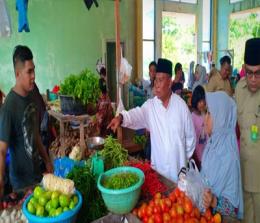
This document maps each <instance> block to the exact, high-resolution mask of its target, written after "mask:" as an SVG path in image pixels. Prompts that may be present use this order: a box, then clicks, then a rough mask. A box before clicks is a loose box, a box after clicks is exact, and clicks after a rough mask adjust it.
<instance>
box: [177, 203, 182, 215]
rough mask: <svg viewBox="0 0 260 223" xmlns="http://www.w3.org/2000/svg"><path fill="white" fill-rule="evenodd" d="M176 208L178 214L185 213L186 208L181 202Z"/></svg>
mask: <svg viewBox="0 0 260 223" xmlns="http://www.w3.org/2000/svg"><path fill="white" fill-rule="evenodd" d="M176 210H177V214H178V215H183V214H184V210H183V207H182V206H181V205H179V204H177V205H176Z"/></svg>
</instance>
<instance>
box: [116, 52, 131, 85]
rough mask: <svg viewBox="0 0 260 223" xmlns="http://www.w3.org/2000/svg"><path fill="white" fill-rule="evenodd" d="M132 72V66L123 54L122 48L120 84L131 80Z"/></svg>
mask: <svg viewBox="0 0 260 223" xmlns="http://www.w3.org/2000/svg"><path fill="white" fill-rule="evenodd" d="M131 73H132V66H131V65H130V64H129V63H128V61H127V59H125V58H124V57H123V56H122V49H121V63H120V70H119V82H120V84H123V85H124V84H125V83H127V82H128V81H129V79H130V77H131Z"/></svg>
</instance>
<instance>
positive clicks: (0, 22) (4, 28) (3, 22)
mask: <svg viewBox="0 0 260 223" xmlns="http://www.w3.org/2000/svg"><path fill="white" fill-rule="evenodd" d="M10 35H11V26H10V21H9V16H8V14H7V7H6V5H5V1H4V0H0V37H1V36H3V37H8V36H10Z"/></svg>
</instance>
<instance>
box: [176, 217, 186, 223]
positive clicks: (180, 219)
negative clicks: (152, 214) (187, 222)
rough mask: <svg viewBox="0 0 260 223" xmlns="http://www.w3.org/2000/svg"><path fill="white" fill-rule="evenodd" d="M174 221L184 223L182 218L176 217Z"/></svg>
mask: <svg viewBox="0 0 260 223" xmlns="http://www.w3.org/2000/svg"><path fill="white" fill-rule="evenodd" d="M176 220H177V221H176V223H184V220H183V217H182V216H178V218H177V219H176Z"/></svg>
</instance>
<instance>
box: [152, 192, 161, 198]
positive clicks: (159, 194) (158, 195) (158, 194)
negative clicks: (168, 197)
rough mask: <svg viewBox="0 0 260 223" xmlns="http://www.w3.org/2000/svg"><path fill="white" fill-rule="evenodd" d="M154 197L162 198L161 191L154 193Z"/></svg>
mask: <svg viewBox="0 0 260 223" xmlns="http://www.w3.org/2000/svg"><path fill="white" fill-rule="evenodd" d="M154 198H155V199H156V198H158V199H161V198H162V194H161V193H159V192H158V193H156V194H155V195H154Z"/></svg>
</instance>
